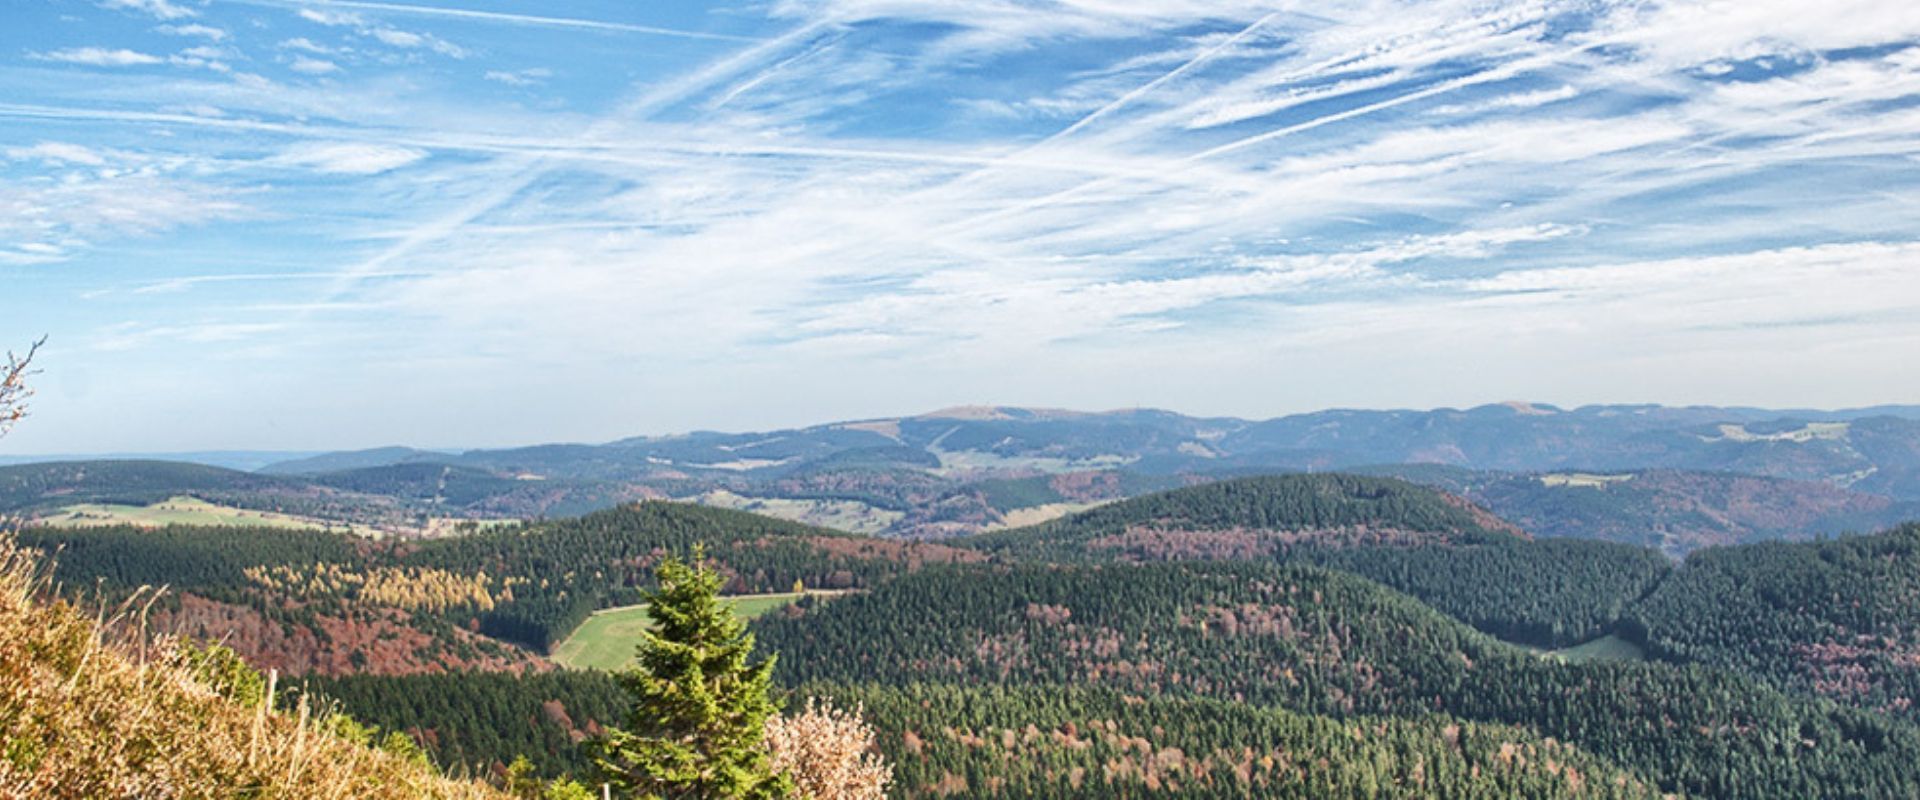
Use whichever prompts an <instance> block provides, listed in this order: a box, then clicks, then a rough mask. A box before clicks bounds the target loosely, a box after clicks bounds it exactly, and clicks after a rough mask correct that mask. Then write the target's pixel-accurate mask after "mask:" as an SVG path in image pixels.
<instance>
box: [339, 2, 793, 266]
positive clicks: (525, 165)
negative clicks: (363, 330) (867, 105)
mask: <svg viewBox="0 0 1920 800" xmlns="http://www.w3.org/2000/svg"><path fill="white" fill-rule="evenodd" d="M822 27H824V23H819V22H814V23H808V24H806V25H803V26H800V27H799V28H796V29H794V30H792V31H790V32H788V33H785V34H782V35H781V36H779V37H777V38H774V39H771V40H767V41H764V42H761V43H759V44H756V45H754V46H753V47H749V48H747V49H745V50H742V51H740V52H738V53H735V54H733V55H732V56H729V57H727V58H724V59H721V60H720V61H717V62H715V63H713V64H709V65H708V66H706V67H705V68H703V69H701V70H699V71H698V72H695V73H693V74H692V75H688V76H685V77H682V78H680V79H678V80H674V81H670V82H668V83H667V84H665V85H663V86H660V87H657V88H655V89H652V90H650V91H647V92H644V93H642V94H641V95H640V96H639V97H636V98H634V99H633V100H632V101H630V102H628V103H625V104H623V105H622V106H620V107H619V108H618V109H616V110H615V111H614V112H613V113H611V114H608V115H606V116H604V117H602V118H601V119H600V120H599V121H597V122H595V123H594V124H593V125H591V126H589V127H588V128H587V130H586V131H585V132H583V133H582V134H581V135H580V136H578V137H575V140H574V141H576V142H577V143H578V144H580V145H583V146H585V145H592V144H594V143H596V142H598V141H600V140H603V139H605V138H606V136H607V135H608V134H611V133H613V132H614V131H615V130H617V129H618V128H619V126H620V125H621V124H622V123H624V122H625V121H626V120H627V119H629V118H634V117H643V116H646V115H648V114H652V113H653V112H655V111H658V110H659V109H661V108H664V107H666V106H668V105H672V104H673V103H676V102H679V101H681V100H684V99H686V98H687V97H688V96H689V95H692V94H693V93H695V92H698V91H700V90H701V89H704V88H706V87H709V86H712V85H713V84H714V83H716V82H718V81H720V80H723V79H725V78H726V77H728V76H730V75H732V74H735V73H737V72H739V71H740V70H742V69H745V68H747V67H749V66H752V65H753V64H755V63H758V62H760V61H761V60H763V59H765V58H766V57H767V55H768V54H770V53H774V52H778V51H780V50H782V49H784V48H786V47H787V46H789V45H791V44H792V43H793V42H796V41H804V40H805V39H807V38H809V37H811V36H813V35H814V34H815V33H816V32H817V31H819V30H820V29H821V28H822ZM505 166H506V167H507V172H508V174H507V176H506V177H505V178H504V179H502V180H500V181H499V182H497V183H496V184H495V185H494V187H493V189H491V190H489V191H487V192H484V193H482V194H480V195H478V196H476V197H473V198H472V199H469V200H468V201H467V202H465V203H462V204H461V205H460V206H459V207H457V208H455V209H454V210H452V211H451V212H449V213H447V214H444V215H442V216H440V217H438V218H435V219H433V220H430V221H428V222H427V223H426V224H423V225H421V226H419V227H417V228H415V229H413V230H412V231H409V232H407V233H406V235H404V236H402V237H401V238H400V240H399V241H397V242H395V243H394V244H393V245H392V246H391V247H388V248H387V249H385V250H383V251H381V252H379V253H377V254H375V255H374V256H372V257H371V258H368V259H366V260H365V261H362V262H360V263H359V264H356V265H354V266H352V267H350V268H348V269H347V270H345V271H343V272H342V273H341V274H340V277H339V278H338V279H337V280H335V281H334V282H333V284H332V285H331V286H330V287H328V290H327V292H326V294H325V299H326V300H328V301H332V300H337V299H339V298H340V297H341V296H342V295H344V294H346V293H347V292H348V291H349V290H351V289H352V288H353V286H354V284H356V283H358V282H359V279H360V278H361V277H362V276H364V275H366V274H369V273H373V272H378V271H380V270H383V269H385V268H386V266H387V265H388V264H390V263H393V262H394V261H395V260H397V259H400V258H404V257H406V256H409V255H412V254H413V252H414V251H415V250H418V249H419V248H421V247H422V246H425V245H428V244H431V243H433V242H437V241H440V240H441V239H444V238H446V237H448V236H450V235H452V234H453V233H454V232H456V231H458V230H460V229H461V228H463V227H465V226H466V225H468V224H469V223H471V222H473V221H474V220H476V219H479V218H480V216H481V215H483V214H486V213H487V212H489V211H492V210H493V209H495V208H498V207H499V206H500V205H501V204H502V203H505V202H507V201H508V200H510V199H512V198H513V196H514V195H516V194H519V193H520V192H521V191H523V190H525V189H526V188H527V187H528V186H531V185H533V183H534V182H535V181H537V180H539V179H540V178H542V177H545V176H546V175H547V173H548V172H549V171H551V169H552V167H553V162H552V160H551V159H548V158H545V157H540V156H519V157H514V158H511V159H509V160H508V163H507V164H506V165H505Z"/></svg>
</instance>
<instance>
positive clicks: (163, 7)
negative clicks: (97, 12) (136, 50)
mask: <svg viewBox="0 0 1920 800" xmlns="http://www.w3.org/2000/svg"><path fill="white" fill-rule="evenodd" d="M100 5H102V6H104V7H106V8H112V9H119V10H123V11H138V12H140V13H143V14H149V15H152V16H153V17H155V18H157V19H168V20H171V19H185V18H187V17H192V16H197V15H198V13H199V12H196V11H194V10H193V9H190V8H187V7H185V6H180V5H176V4H174V3H171V2H168V0H103V1H102V2H101V3H100Z"/></svg>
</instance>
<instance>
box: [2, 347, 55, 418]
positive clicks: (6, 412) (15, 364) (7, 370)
mask: <svg viewBox="0 0 1920 800" xmlns="http://www.w3.org/2000/svg"><path fill="white" fill-rule="evenodd" d="M46 343H47V337H45V336H42V337H40V340H39V341H37V342H34V343H33V346H31V347H28V348H27V354H26V355H24V356H21V355H15V354H14V352H13V351H12V350H8V351H7V365H6V367H4V368H0V436H5V435H7V431H10V430H13V424H14V423H16V422H19V421H20V420H21V419H22V418H24V417H26V416H27V398H30V397H32V396H33V389H31V388H29V387H28V386H27V378H28V376H31V375H33V374H35V372H37V370H34V369H32V368H31V367H32V365H33V357H34V356H35V355H36V354H38V353H39V352H40V346H41V345H44V344H46Z"/></svg>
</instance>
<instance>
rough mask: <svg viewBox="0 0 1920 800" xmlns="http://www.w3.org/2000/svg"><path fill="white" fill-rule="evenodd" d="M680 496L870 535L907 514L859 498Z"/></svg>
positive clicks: (729, 494) (717, 493) (716, 492)
mask: <svg viewBox="0 0 1920 800" xmlns="http://www.w3.org/2000/svg"><path fill="white" fill-rule="evenodd" d="M681 499H682V500H683V501H684V502H692V503H699V504H701V505H704V506H714V507H717V508H730V509H733V510H735V511H749V512H752V513H755V514H765V515H767V516H769V517H774V518H776V519H784V520H789V521H792V522H799V523H803V524H807V525H818V526H820V527H823V528H832V529H834V530H840V531H848V532H851V533H864V534H867V535H870V536H872V535H878V534H879V533H880V532H881V531H884V530H886V529H887V527H888V526H890V525H892V524H893V523H895V522H899V521H900V518H901V517H904V516H906V515H905V514H902V513H901V512H898V511H892V510H889V509H885V508H880V507H877V506H872V505H868V504H866V503H862V502H859V501H857V500H820V499H790V498H784V497H747V496H745V495H739V494H734V493H733V492H729V491H727V490H725V489H716V490H714V491H711V492H707V493H705V494H700V495H695V496H693V497H687V498H681Z"/></svg>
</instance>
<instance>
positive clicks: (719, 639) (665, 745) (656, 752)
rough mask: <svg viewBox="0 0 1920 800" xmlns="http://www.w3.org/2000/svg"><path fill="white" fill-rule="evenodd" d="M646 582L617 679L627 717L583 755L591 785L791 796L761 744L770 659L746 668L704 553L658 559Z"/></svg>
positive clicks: (738, 626)
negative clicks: (630, 656)
mask: <svg viewBox="0 0 1920 800" xmlns="http://www.w3.org/2000/svg"><path fill="white" fill-rule="evenodd" d="M655 576H656V577H657V578H658V579H659V582H660V588H659V589H658V590H656V591H653V592H649V593H648V594H647V614H648V616H650V617H652V618H653V623H654V626H653V629H652V630H650V631H648V632H647V633H645V634H644V636H643V638H642V639H641V642H640V646H639V651H640V652H639V655H640V657H639V663H638V664H637V665H636V666H635V667H633V668H630V669H628V670H626V671H625V672H623V673H621V674H620V676H619V680H620V684H621V686H622V687H623V688H625V689H626V691H627V693H628V694H629V695H630V696H632V697H633V698H634V700H635V703H634V708H633V712H632V714H631V715H630V716H629V718H628V721H627V728H626V729H624V730H622V729H618V728H615V729H610V730H608V731H607V734H606V736H605V737H604V738H602V739H600V740H599V741H597V742H595V746H594V748H593V752H592V760H593V764H594V767H595V768H596V769H597V770H598V771H599V772H600V775H601V779H602V780H604V781H606V782H607V783H608V784H611V785H612V786H613V787H614V788H615V789H616V790H617V791H619V792H620V793H621V794H622V795H623V796H628V797H641V798H661V799H662V800H676V799H677V798H702V799H703V800H705V799H707V798H714V799H715V800H718V799H720V798H741V799H743V800H745V799H749V798H774V797H783V796H786V795H788V794H791V792H792V788H793V787H792V781H791V780H790V779H788V778H787V777H786V776H785V775H780V774H776V773H775V772H774V771H773V767H772V762H771V759H770V757H769V754H768V751H767V749H766V747H764V746H763V743H762V741H761V740H762V738H763V736H764V735H765V731H766V722H767V718H768V717H770V716H772V715H773V714H774V713H775V712H777V711H779V710H780V709H779V705H778V704H777V703H776V702H775V701H774V700H773V699H772V698H771V697H770V696H769V695H768V686H769V684H770V682H771V680H772V678H773V665H774V661H775V658H774V657H771V656H769V657H768V658H766V659H765V660H763V661H760V662H759V663H757V664H755V663H751V662H750V661H749V657H750V656H751V655H752V653H753V634H751V633H749V632H747V628H746V623H744V622H741V621H740V620H739V618H737V617H735V616H734V615H733V612H732V610H731V609H729V608H728V607H726V606H725V605H722V604H721V603H720V601H719V594H720V587H721V585H722V583H723V579H722V577H721V576H720V574H719V573H717V572H715V571H714V570H713V569H712V568H711V567H710V566H708V564H707V562H706V557H705V551H704V548H701V547H699V546H695V548H694V551H693V559H692V561H691V563H688V562H683V561H681V560H679V559H677V558H673V557H668V558H666V559H665V560H663V561H661V563H660V565H659V567H658V568H657V569H656V570H655Z"/></svg>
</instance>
